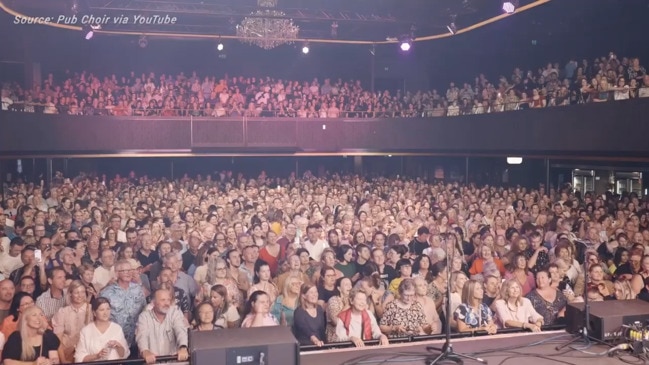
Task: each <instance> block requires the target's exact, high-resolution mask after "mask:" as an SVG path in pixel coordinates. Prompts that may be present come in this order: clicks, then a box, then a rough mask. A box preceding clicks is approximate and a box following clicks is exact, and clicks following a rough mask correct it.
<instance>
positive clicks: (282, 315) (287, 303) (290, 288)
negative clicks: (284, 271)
mask: <svg viewBox="0 0 649 365" xmlns="http://www.w3.org/2000/svg"><path fill="white" fill-rule="evenodd" d="M302 284H303V283H302V280H300V278H299V277H297V276H290V277H289V278H288V279H286V281H284V288H283V289H282V294H281V295H279V296H278V297H277V298H276V299H275V301H274V302H272V301H271V308H270V314H272V315H273V316H274V317H275V318H277V320H278V321H279V324H281V325H282V326H289V327H292V326H293V315H294V314H295V309H297V307H298V306H299V304H300V287H301V286H302ZM266 294H267V295H268V293H266ZM269 297H270V295H269Z"/></svg>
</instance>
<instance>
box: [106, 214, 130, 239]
mask: <svg viewBox="0 0 649 365" xmlns="http://www.w3.org/2000/svg"><path fill="white" fill-rule="evenodd" d="M110 227H111V228H112V229H114V230H115V231H116V232H117V242H126V232H124V231H122V217H120V216H119V215H117V214H113V215H111V216H110Z"/></svg>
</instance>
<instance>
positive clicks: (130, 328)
mask: <svg viewBox="0 0 649 365" xmlns="http://www.w3.org/2000/svg"><path fill="white" fill-rule="evenodd" d="M115 274H116V275H117V282H116V283H113V284H109V285H107V286H106V287H105V288H104V290H102V291H101V293H100V296H102V297H105V298H107V299H108V300H109V301H110V306H111V311H110V317H111V318H110V319H111V321H113V322H115V323H117V324H119V325H120V326H121V327H122V330H123V331H124V337H126V342H128V344H129V345H130V346H131V349H133V347H134V346H135V325H136V323H137V319H138V317H139V315H140V313H141V312H142V310H143V309H144V307H145V306H146V296H145V295H144V291H143V290H142V285H139V284H136V283H134V282H133V275H134V274H135V270H133V267H132V265H131V264H130V263H129V262H128V261H120V262H118V263H117V265H116V266H115ZM131 354H134V355H135V356H137V355H138V352H137V351H135V352H134V351H131Z"/></svg>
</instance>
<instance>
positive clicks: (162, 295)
mask: <svg viewBox="0 0 649 365" xmlns="http://www.w3.org/2000/svg"><path fill="white" fill-rule="evenodd" d="M172 303H173V302H172V295H171V292H170V291H169V290H165V289H158V290H156V292H155V293H154V294H153V308H151V309H147V310H145V311H144V312H142V313H141V314H140V316H139V317H138V320H137V330H136V331H135V340H136V341H137V347H138V349H139V350H140V353H141V355H142V357H143V358H144V360H145V361H146V363H147V364H154V363H155V362H156V356H169V355H173V354H177V356H178V361H187V358H188V357H189V352H188V351H187V344H188V342H189V339H188V334H187V327H186V325H185V317H184V316H183V314H182V312H181V311H180V310H179V309H178V307H177V306H176V305H174V304H172Z"/></svg>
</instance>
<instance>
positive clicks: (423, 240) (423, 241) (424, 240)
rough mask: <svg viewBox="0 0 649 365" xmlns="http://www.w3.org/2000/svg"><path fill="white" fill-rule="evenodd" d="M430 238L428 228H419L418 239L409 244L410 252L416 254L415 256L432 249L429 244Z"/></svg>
mask: <svg viewBox="0 0 649 365" xmlns="http://www.w3.org/2000/svg"><path fill="white" fill-rule="evenodd" d="M428 236H430V231H429V230H428V228H427V227H419V229H418V230H417V237H415V238H414V239H413V240H412V241H410V243H409V244H408V251H409V252H411V253H414V254H415V255H421V254H422V253H424V250H425V249H427V248H428V247H430V245H429V244H428Z"/></svg>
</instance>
